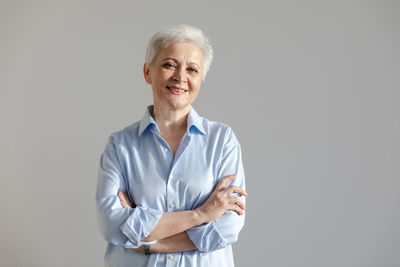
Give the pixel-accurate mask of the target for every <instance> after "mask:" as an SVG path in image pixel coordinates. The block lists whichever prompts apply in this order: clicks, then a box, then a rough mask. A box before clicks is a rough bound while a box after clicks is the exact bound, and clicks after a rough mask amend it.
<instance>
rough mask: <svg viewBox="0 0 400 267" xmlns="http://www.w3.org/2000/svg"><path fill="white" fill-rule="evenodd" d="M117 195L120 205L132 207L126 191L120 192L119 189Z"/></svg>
mask: <svg viewBox="0 0 400 267" xmlns="http://www.w3.org/2000/svg"><path fill="white" fill-rule="evenodd" d="M117 195H118V198H119V201H120V202H121V206H122V207H123V208H133V205H132V203H131V201H130V199H129V196H128V194H127V193H125V192H122V191H121V190H118V194H117Z"/></svg>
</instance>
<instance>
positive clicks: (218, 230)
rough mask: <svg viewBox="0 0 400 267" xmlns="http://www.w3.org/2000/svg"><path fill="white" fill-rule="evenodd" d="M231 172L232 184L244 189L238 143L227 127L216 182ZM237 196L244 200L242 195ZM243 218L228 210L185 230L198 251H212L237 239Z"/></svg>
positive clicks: (243, 176)
mask: <svg viewBox="0 0 400 267" xmlns="http://www.w3.org/2000/svg"><path fill="white" fill-rule="evenodd" d="M232 174H237V177H236V178H235V180H234V181H233V182H232V184H233V185H236V186H238V187H240V188H243V189H245V175H244V170H243V163H242V155H241V149H240V144H239V142H238V141H237V139H236V136H235V135H234V133H233V131H232V130H231V129H230V128H229V129H228V132H227V134H226V142H225V145H224V149H223V153H222V157H221V161H220V165H219V168H218V181H217V182H219V180H220V179H222V178H224V177H226V176H228V175H232ZM235 195H236V194H235ZM236 196H238V195H236ZM238 197H239V198H240V199H241V200H242V201H243V202H245V197H244V196H238ZM244 219H245V216H244V214H243V215H238V214H237V213H236V212H234V211H228V212H226V213H225V214H223V215H222V216H221V217H220V218H218V219H217V220H215V221H212V222H210V223H207V224H203V225H199V226H196V227H193V228H191V229H189V230H187V231H186V232H187V234H188V236H189V238H190V239H191V240H192V242H193V243H194V244H195V245H196V247H197V249H198V250H199V251H201V252H209V251H214V250H217V249H221V248H224V247H226V246H228V245H230V244H232V243H234V242H236V241H237V239H238V236H239V232H240V230H241V229H242V228H243V225H244Z"/></svg>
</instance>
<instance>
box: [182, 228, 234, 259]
mask: <svg viewBox="0 0 400 267" xmlns="http://www.w3.org/2000/svg"><path fill="white" fill-rule="evenodd" d="M186 233H187V234H188V236H189V238H190V240H192V242H193V243H194V244H195V246H196V247H197V249H198V250H199V251H201V252H208V251H214V250H217V249H221V248H224V247H226V245H227V241H226V240H225V238H224V237H223V236H222V235H221V233H220V232H219V231H218V229H217V227H216V225H215V221H212V222H210V223H207V224H203V225H199V226H195V227H193V228H190V229H189V230H187V231H186Z"/></svg>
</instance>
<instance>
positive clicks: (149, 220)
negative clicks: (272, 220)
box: [96, 138, 240, 248]
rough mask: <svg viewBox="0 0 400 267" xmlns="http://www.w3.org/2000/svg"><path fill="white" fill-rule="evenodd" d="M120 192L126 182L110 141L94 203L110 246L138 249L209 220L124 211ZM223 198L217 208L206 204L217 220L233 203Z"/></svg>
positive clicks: (191, 213)
mask: <svg viewBox="0 0 400 267" xmlns="http://www.w3.org/2000/svg"><path fill="white" fill-rule="evenodd" d="M120 189H121V190H124V191H125V190H126V183H125V180H124V178H123V172H122V168H121V167H120V164H119V161H118V156H117V151H116V147H115V144H114V141H113V139H112V138H110V142H109V143H108V144H107V146H106V149H105V151H104V153H103V155H102V157H101V161H100V168H99V178H98V185H97V192H96V204H97V215H98V221H99V225H100V230H101V232H102V233H103V235H104V237H105V239H106V240H107V241H108V242H110V243H112V244H114V245H117V246H124V247H126V248H138V247H140V246H141V245H142V243H141V242H148V241H154V240H160V239H164V238H167V237H170V236H175V235H177V234H179V233H182V232H184V231H186V230H188V229H190V228H192V227H194V226H196V225H200V224H202V223H205V222H207V221H209V220H210V218H209V215H208V214H205V213H204V212H198V211H196V210H192V211H179V212H163V211H160V210H155V209H151V208H147V207H141V206H137V207H135V208H130V209H124V208H123V207H122V206H121V203H120V200H119V198H118V196H117V192H118V190H120ZM216 195H217V196H219V199H222V198H223V195H224V196H226V195H227V194H226V192H224V191H221V192H219V193H218V194H216ZM225 198H226V199H225V201H222V202H221V201H219V202H218V203H216V204H218V205H215V203H214V202H213V201H209V203H208V205H214V207H213V208H212V210H213V211H214V213H213V216H217V217H219V216H220V215H221V214H223V213H224V212H225V211H226V210H228V209H232V208H231V206H232V205H233V204H232V203H237V200H235V199H237V198H235V197H230V196H228V197H225ZM234 206H237V205H234ZM235 208H236V209H238V210H239V209H240V208H238V207H235ZM205 210H211V208H206V209H205Z"/></svg>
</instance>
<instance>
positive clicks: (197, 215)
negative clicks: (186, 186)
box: [192, 208, 207, 226]
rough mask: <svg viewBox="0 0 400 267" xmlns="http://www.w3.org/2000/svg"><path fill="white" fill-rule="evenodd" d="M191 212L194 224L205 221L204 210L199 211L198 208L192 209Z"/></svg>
mask: <svg viewBox="0 0 400 267" xmlns="http://www.w3.org/2000/svg"><path fill="white" fill-rule="evenodd" d="M192 212H193V218H194V222H195V224H196V226H198V225H201V224H203V223H207V214H206V213H205V212H203V211H201V210H200V209H199V208H197V209H194V210H193V211H192Z"/></svg>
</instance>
